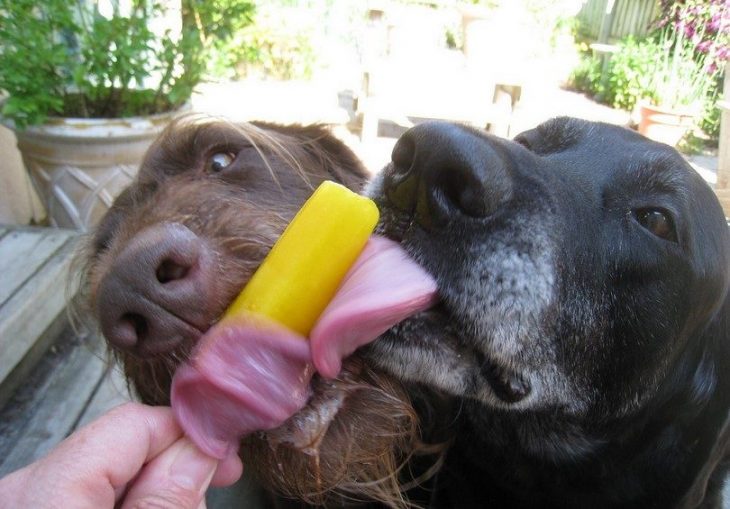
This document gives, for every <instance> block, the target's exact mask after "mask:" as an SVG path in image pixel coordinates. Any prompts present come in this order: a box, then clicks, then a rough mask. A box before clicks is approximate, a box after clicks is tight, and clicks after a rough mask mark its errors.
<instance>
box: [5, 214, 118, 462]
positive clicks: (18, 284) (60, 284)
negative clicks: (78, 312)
mask: <svg viewBox="0 0 730 509" xmlns="http://www.w3.org/2000/svg"><path fill="white" fill-rule="evenodd" d="M78 243H79V236H78V234H77V233H76V232H74V231H70V230H58V229H51V228H14V227H12V228H11V227H0V408H2V410H1V411H0V476H2V475H5V474H7V473H8V472H11V471H13V470H15V469H17V468H20V467H22V466H24V465H27V464H28V463H30V462H32V461H34V460H36V459H38V458H40V457H41V456H43V455H44V454H46V453H47V452H48V451H49V450H50V449H51V448H52V447H53V446H54V445H56V444H57V443H58V442H59V441H61V440H62V439H63V438H64V437H66V436H67V435H68V434H69V433H71V432H72V431H73V430H74V429H76V428H77V427H78V426H82V425H84V424H85V423H87V422H89V421H90V420H91V419H93V418H94V417H96V416H98V415H99V414H101V413H103V412H105V411H106V410H108V409H109V408H111V407H113V406H116V405H118V404H119V403H121V402H123V401H126V400H128V399H129V395H128V393H127V390H126V386H125V384H124V381H123V380H122V377H121V376H120V375H119V373H118V371H117V370H115V369H113V368H112V367H111V366H110V365H109V363H108V362H107V361H106V359H105V353H104V346H103V344H102V341H101V339H100V338H99V337H98V336H96V335H93V334H89V333H88V332H84V331H74V330H73V329H72V328H71V326H70V325H69V320H68V316H67V312H66V311H67V309H66V308H67V306H66V303H67V301H68V299H69V298H71V297H72V296H73V295H74V294H75V290H76V289H75V287H74V286H73V284H72V283H71V279H70V278H69V277H68V275H69V269H70V266H71V260H72V258H73V255H74V250H75V248H76V247H77V245H78Z"/></svg>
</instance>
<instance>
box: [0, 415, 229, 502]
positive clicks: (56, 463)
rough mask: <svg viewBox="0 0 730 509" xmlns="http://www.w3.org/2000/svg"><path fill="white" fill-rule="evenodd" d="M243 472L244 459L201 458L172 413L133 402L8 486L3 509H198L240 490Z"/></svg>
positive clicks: (3, 483) (4, 483)
mask: <svg viewBox="0 0 730 509" xmlns="http://www.w3.org/2000/svg"><path fill="white" fill-rule="evenodd" d="M242 469H243V465H242V464H241V460H240V459H239V458H238V456H236V455H232V456H231V457H229V458H226V459H225V460H223V461H221V462H220V463H219V462H218V460H216V459H214V458H210V457H208V456H206V455H205V454H203V453H202V452H200V451H199V450H198V449H197V447H195V446H194V445H193V443H192V442H190V440H189V439H188V438H186V437H185V436H183V432H182V430H181V429H180V427H179V426H178V425H177V423H176V422H175V419H174V417H173V414H172V411H171V410H170V409H169V408H166V407H149V406H145V405H141V404H137V403H127V404H125V405H122V406H120V407H117V408H115V409H113V410H111V411H110V412H108V413H107V414H105V415H103V416H101V417H100V418H98V419H97V420H95V421H93V422H92V423H90V424H88V425H87V426H85V427H83V428H81V429H79V430H78V431H76V432H75V433H73V434H72V435H70V436H69V437H68V438H66V439H65V440H64V441H63V442H61V443H60V444H59V445H58V446H57V447H56V448H55V449H53V450H52V451H51V452H50V453H49V454H48V455H47V456H46V457H44V458H42V459H40V460H38V461H37V462H35V463H33V464H31V465H28V466H27V467H25V468H23V469H21V470H18V471H17V472H14V473H12V474H9V475H8V476H6V477H4V478H3V479H0V508H5V507H8V508H10V507H34V508H41V509H43V508H50V507H74V508H84V507H89V508H107V507H108V508H112V507H115V504H116V505H118V506H120V507H122V508H133V507H159V508H166V507H170V508H198V507H203V506H204V501H203V497H204V495H205V491H206V489H207V488H208V486H209V485H211V484H212V485H213V486H227V485H230V484H233V483H234V482H235V481H236V480H237V479H238V478H239V477H240V476H241V472H242Z"/></svg>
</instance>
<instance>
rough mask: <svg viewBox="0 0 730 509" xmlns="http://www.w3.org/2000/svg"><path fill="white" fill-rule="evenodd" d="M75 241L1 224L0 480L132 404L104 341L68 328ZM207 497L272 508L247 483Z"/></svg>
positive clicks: (222, 504) (64, 233) (224, 504)
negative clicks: (110, 412)
mask: <svg viewBox="0 0 730 509" xmlns="http://www.w3.org/2000/svg"><path fill="white" fill-rule="evenodd" d="M78 242H79V236H78V234H77V233H76V232H73V231H68V230H57V229H50V228H16V227H7V226H2V225H0V477H2V476H4V475H6V474H8V473H9V472H12V471H14V470H17V469H19V468H22V467H24V466H25V465H28V464H29V463H31V462H33V461H35V460H37V459H38V458H40V457H42V456H44V455H45V454H46V453H47V452H48V451H49V450H50V449H52V448H53V447H54V446H55V445H56V444H57V443H58V442H60V441H61V440H63V439H64V438H65V437H66V436H68V435H69V434H70V433H72V432H73V431H74V430H75V429H77V428H79V427H80V426H83V425H85V424H86V423H88V422H89V421H91V420H93V419H94V418H95V417H97V416H99V415H101V414H102V413H104V412H106V411H107V410H109V409H111V408H113V407H115V406H117V405H119V404H121V403H123V402H125V401H128V400H130V396H129V392H128V390H127V387H126V383H125V381H124V379H123V376H122V374H121V372H120V370H119V368H118V367H117V366H114V365H113V364H111V363H110V362H109V361H108V359H107V355H106V350H105V346H104V343H103V340H102V338H100V337H99V335H98V334H94V333H90V332H88V331H78V330H74V329H73V328H72V327H71V326H70V324H69V320H68V317H67V312H66V303H67V301H68V298H69V297H71V296H72V295H73V294H74V290H73V287H71V288H72V289H71V290H70V291H69V290H67V288H68V286H69V283H68V281H69V278H68V273H69V268H70V266H71V260H72V257H73V254H74V248H75V247H76V246H77V245H78ZM206 498H207V507H209V508H211V509H222V508H229V507H246V508H250V509H259V508H263V507H267V506H268V505H267V504H266V503H265V502H264V498H263V495H262V494H261V492H260V490H258V489H257V488H256V487H255V486H253V484H252V483H251V482H250V481H248V480H247V479H245V478H244V479H242V480H241V481H239V482H238V483H236V484H235V485H234V486H232V487H230V488H226V489H211V490H209V492H208V496H207V497H206Z"/></svg>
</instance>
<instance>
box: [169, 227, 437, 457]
mask: <svg viewBox="0 0 730 509" xmlns="http://www.w3.org/2000/svg"><path fill="white" fill-rule="evenodd" d="M435 299H436V284H435V282H434V281H433V279H432V278H431V277H430V276H429V275H428V274H426V273H425V271H424V270H423V269H421V268H420V267H419V266H418V265H417V264H416V263H415V262H413V261H412V260H411V259H410V258H409V257H408V255H407V254H406V253H405V252H404V251H403V249H402V248H401V247H400V245H399V244H397V243H396V242H393V241H391V240H388V239H385V238H383V237H378V236H376V235H373V236H372V237H371V238H370V240H369V241H368V243H367V245H366V246H365V249H364V250H363V252H362V254H361V255H360V257H359V258H358V259H357V261H356V263H355V265H353V267H352V268H351V269H350V271H349V272H348V274H347V275H346V276H345V279H344V281H343V283H342V285H341V286H340V288H339V290H338V291H337V294H336V295H335V297H334V298H333V299H332V301H331V302H330V304H329V306H328V307H327V308H326V309H325V311H324V312H323V313H322V315H321V316H320V318H319V320H318V322H317V323H316V324H315V326H314V328H313V329H312V332H311V334H310V338H311V341H310V342H309V343H307V342H306V341H305V338H303V337H301V336H298V335H297V334H295V333H294V332H292V331H290V330H288V329H286V328H284V327H282V326H281V325H278V324H275V323H272V322H269V321H266V320H264V319H261V318H259V317H254V316H251V317H247V318H232V319H226V320H223V321H222V322H220V323H219V324H217V325H215V326H214V327H212V328H211V329H210V330H209V331H208V332H207V333H206V334H205V335H204V336H203V337H202V338H201V339H200V341H199V343H198V345H197V347H196V350H195V351H194V352H193V355H192V356H191V358H190V360H189V361H188V362H187V363H185V364H184V365H182V366H180V367H179V368H178V369H177V371H176V373H175V376H174V378H173V381H172V391H171V398H172V408H173V410H174V412H175V414H176V416H177V419H178V421H179V423H180V425H181V426H182V428H183V429H184V430H185V432H186V433H187V434H188V435H189V436H190V438H191V439H192V440H193V442H195V443H196V444H197V445H198V447H200V449H201V450H203V451H205V452H206V453H208V454H210V455H211V456H213V457H216V458H225V457H226V456H228V455H229V454H234V453H236V451H237V450H238V442H239V440H240V438H241V437H242V436H244V435H247V434H249V433H251V432H253V431H257V430H264V429H272V428H276V427H278V426H280V425H281V424H282V423H283V422H284V421H286V420H287V419H288V418H289V417H290V416H291V415H293V414H294V413H296V412H297V411H298V410H300V409H301V408H302V407H303V406H304V405H305V404H306V402H307V399H308V398H309V388H308V387H309V381H310V379H311V377H312V375H313V372H314V369H313V367H312V365H314V367H316V369H317V371H319V373H320V374H321V375H322V376H324V377H328V378H332V377H335V376H337V374H338V373H339V371H340V368H341V364H342V359H343V358H344V357H346V356H348V355H350V354H351V353H352V352H354V351H355V350H356V349H357V348H358V347H359V346H362V345H364V344H366V343H369V342H371V341H373V340H374V339H375V338H377V337H378V336H379V335H380V334H382V333H383V332H385V331H386V330H388V329H389V328H390V327H392V326H393V325H395V324H396V323H398V322H400V321H402V320H404V319H405V318H407V317H408V316H410V315H412V314H414V313H416V312H418V311H422V310H424V309H427V308H428V307H430V306H431V305H433V303H434V302H435Z"/></svg>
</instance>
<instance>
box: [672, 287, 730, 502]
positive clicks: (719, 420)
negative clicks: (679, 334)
mask: <svg viewBox="0 0 730 509" xmlns="http://www.w3.org/2000/svg"><path fill="white" fill-rule="evenodd" d="M700 341H703V342H705V345H706V348H707V355H709V356H711V358H712V361H713V363H714V366H713V367H712V368H711V369H710V370H709V371H711V372H712V373H704V374H699V372H700V370H698V374H697V375H695V378H696V379H695V380H694V382H695V383H694V385H696V386H698V387H699V386H705V387H704V388H705V389H709V387H708V384H709V385H714V386H713V387H712V389H711V391H712V394H711V395H710V396H708V397H709V402H708V406H707V408H706V418H705V423H704V427H703V429H704V432H703V434H702V436H701V437H700V440H699V442H698V443H697V444H696V445H695V447H697V448H702V449H705V450H707V451H708V455H707V459H706V461H705V463H704V465H702V467H701V469H700V470H699V472H698V474H697V476H696V478H695V480H694V482H693V483H692V486H691V488H690V489H689V490H688V491H687V493H686V494H685V496H684V497H683V499H682V502H681V503H680V504H679V505H678V507H681V508H685V507H686V508H690V507H698V506H699V505H700V504H701V503H702V504H707V507H714V506H713V505H712V503H713V502H715V503H716V504H717V506H718V507H719V505H720V500H721V497H722V490H723V484H724V482H725V476H726V470H727V469H725V468H718V465H720V464H721V463H723V461H724V460H726V458H727V457H728V455H730V414H728V410H727V409H728V406H730V291H728V292H727V294H726V295H725V301H724V303H723V304H722V306H721V307H720V309H719V310H718V312H717V314H716V315H715V318H714V319H713V321H712V322H711V323H710V325H709V327H708V328H707V329H706V331H705V333H704V334H703V337H702V338H701V339H700ZM703 364H705V363H703ZM710 375H715V376H716V380H715V384H713V383H712V381H710V380H711V378H710ZM698 376H700V377H703V380H697V378H698ZM695 392H697V387H696V388H695ZM703 507H704V505H703Z"/></svg>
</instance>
